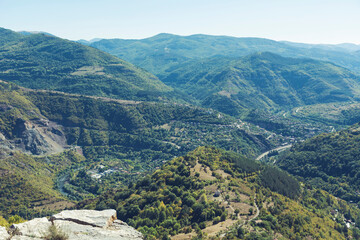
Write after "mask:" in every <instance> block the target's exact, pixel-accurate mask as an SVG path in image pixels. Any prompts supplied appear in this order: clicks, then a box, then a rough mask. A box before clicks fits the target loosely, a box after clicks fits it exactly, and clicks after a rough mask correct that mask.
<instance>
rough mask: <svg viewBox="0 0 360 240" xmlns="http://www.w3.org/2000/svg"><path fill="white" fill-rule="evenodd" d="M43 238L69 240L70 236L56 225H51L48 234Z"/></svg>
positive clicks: (47, 239) (46, 239)
mask: <svg viewBox="0 0 360 240" xmlns="http://www.w3.org/2000/svg"><path fill="white" fill-rule="evenodd" d="M43 238H44V239H45V240H67V239H69V236H68V235H67V234H66V233H64V232H63V231H62V230H61V229H59V228H58V227H56V226H55V225H54V224H51V225H50V227H49V230H48V232H47V233H45V234H44V236H43Z"/></svg>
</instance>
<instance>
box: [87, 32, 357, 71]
mask: <svg viewBox="0 0 360 240" xmlns="http://www.w3.org/2000/svg"><path fill="white" fill-rule="evenodd" d="M90 46H92V47H95V48H98V49H100V50H102V51H105V52H108V53H111V54H113V55H115V56H118V57H120V58H122V59H124V60H126V61H129V62H131V63H133V64H135V65H137V66H140V67H142V68H144V69H146V70H148V71H150V72H152V73H153V74H159V73H163V72H164V71H165V70H166V69H167V68H169V67H171V66H174V65H176V64H181V63H183V62H185V61H187V60H189V59H200V58H209V57H214V56H218V55H221V56H226V57H240V56H245V55H248V54H253V53H255V52H264V51H267V52H273V53H276V54H280V55H282V56H285V57H306V58H314V59H318V60H324V61H331V62H333V63H335V64H337V65H340V66H342V67H345V68H348V69H350V70H352V71H355V72H357V73H360V67H359V66H360V57H359V55H358V54H357V53H355V51H356V50H360V46H359V45H355V44H337V45H326V44H302V43H292V42H280V41H274V40H270V39H265V38H246V37H242V38H237V37H229V36H211V35H205V34H196V35H191V36H179V35H174V34H167V33H161V34H158V35H156V36H153V37H150V38H145V39H139V40H134V39H129V40H127V39H102V40H100V41H96V42H94V43H91V44H90ZM164 62H167V64H166V66H164V65H163V63H164Z"/></svg>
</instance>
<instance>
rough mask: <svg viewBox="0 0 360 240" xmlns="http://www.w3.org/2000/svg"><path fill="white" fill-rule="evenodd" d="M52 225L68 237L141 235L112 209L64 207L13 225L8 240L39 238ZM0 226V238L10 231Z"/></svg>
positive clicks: (134, 239) (106, 239)
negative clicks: (54, 212)
mask: <svg viewBox="0 0 360 240" xmlns="http://www.w3.org/2000/svg"><path fill="white" fill-rule="evenodd" d="M51 225H54V226H55V227H56V228H57V229H58V230H59V231H61V232H62V233H64V234H65V235H67V236H68V239H69V240H140V239H143V236H142V234H141V233H140V232H138V231H136V230H135V229H134V228H132V227H130V226H128V225H127V224H126V223H124V222H122V221H120V220H117V218H116V211H115V210H113V209H109V210H103V211H95V210H66V211H62V212H61V213H58V214H55V215H53V216H51V217H50V218H49V219H48V218H45V217H44V218H35V219H33V220H30V221H28V222H24V223H20V224H14V225H13V226H12V227H11V228H10V230H9V231H8V232H11V231H12V232H14V233H15V234H13V236H12V237H11V240H41V239H44V236H46V235H47V234H48V233H49V228H50V226H51ZM8 232H6V231H4V229H3V228H0V240H3V239H4V240H5V239H8V237H9V234H8Z"/></svg>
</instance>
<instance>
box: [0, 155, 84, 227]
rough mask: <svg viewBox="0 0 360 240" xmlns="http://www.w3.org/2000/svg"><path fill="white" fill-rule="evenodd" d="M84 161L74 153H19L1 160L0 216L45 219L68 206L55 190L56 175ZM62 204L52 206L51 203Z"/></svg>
mask: <svg viewBox="0 0 360 240" xmlns="http://www.w3.org/2000/svg"><path fill="white" fill-rule="evenodd" d="M82 160H83V158H82V157H81V156H78V155H77V154H76V153H74V152H73V151H68V152H64V153H61V154H59V155H54V156H47V157H31V156H29V155H25V154H22V153H19V152H15V153H13V154H12V156H10V157H7V158H5V159H2V160H1V161H0V215H2V216H4V217H6V218H8V217H10V216H12V215H19V216H21V217H23V218H25V219H31V218H33V217H38V216H46V215H49V214H51V213H53V212H54V211H55V210H56V209H63V208H66V207H68V206H71V205H72V204H70V203H69V202H68V201H67V200H66V199H65V198H64V197H63V196H62V195H61V194H60V193H59V192H58V191H57V190H55V189H54V185H55V180H56V175H57V174H58V173H59V172H60V171H61V170H63V169H65V168H67V167H68V166H70V165H71V164H75V163H78V162H79V161H82ZM57 202H62V203H61V205H60V206H58V207H56V206H55V207H53V205H54V203H57ZM8 221H9V222H10V220H8Z"/></svg>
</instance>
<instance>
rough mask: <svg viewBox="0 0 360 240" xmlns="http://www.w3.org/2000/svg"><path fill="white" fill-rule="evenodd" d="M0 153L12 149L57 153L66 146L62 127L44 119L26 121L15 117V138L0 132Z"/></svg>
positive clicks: (43, 153) (3, 153) (32, 152)
mask: <svg viewBox="0 0 360 240" xmlns="http://www.w3.org/2000/svg"><path fill="white" fill-rule="evenodd" d="M0 146H1V155H7V154H9V153H10V152H11V151H13V150H20V151H22V152H24V153H28V154H34V155H45V154H52V153H59V152H62V151H63V150H64V148H65V147H66V138H65V134H64V132H63V127H62V126H61V125H58V124H56V123H55V122H51V121H49V120H46V119H39V120H32V121H28V120H27V121H26V120H23V119H20V118H19V119H17V121H16V125H15V139H6V137H5V136H4V135H3V134H0ZM0 157H1V156H0Z"/></svg>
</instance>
